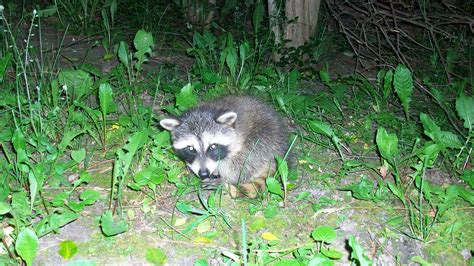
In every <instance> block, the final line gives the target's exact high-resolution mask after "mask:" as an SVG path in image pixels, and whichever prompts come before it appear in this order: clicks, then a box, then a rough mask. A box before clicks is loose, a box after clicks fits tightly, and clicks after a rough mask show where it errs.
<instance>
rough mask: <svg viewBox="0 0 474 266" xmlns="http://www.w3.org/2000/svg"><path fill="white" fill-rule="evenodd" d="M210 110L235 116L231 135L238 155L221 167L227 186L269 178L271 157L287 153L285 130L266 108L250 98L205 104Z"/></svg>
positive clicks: (281, 120) (224, 99)
mask: <svg viewBox="0 0 474 266" xmlns="http://www.w3.org/2000/svg"><path fill="white" fill-rule="evenodd" d="M209 105H210V107H211V108H215V109H220V110H223V111H233V112H236V113H237V119H236V122H235V125H234V126H235V131H236V133H237V138H239V140H236V141H239V142H241V143H242V146H241V149H240V152H239V153H238V154H236V155H235V156H234V157H232V158H229V161H228V162H227V163H225V167H227V168H228V169H227V170H224V172H226V173H227V174H228V175H229V176H227V178H226V179H228V180H227V181H230V182H231V183H239V182H247V181H250V180H254V179H256V178H260V177H262V175H267V174H269V171H273V170H274V168H275V156H276V155H278V156H283V155H284V153H285V152H286V150H287V149H288V126H287V123H286V121H285V120H283V119H282V118H281V116H280V115H279V114H278V113H277V112H276V111H275V110H274V109H273V108H272V107H270V106H269V105H267V104H265V103H263V102H261V101H259V100H257V99H255V98H253V97H250V96H229V97H224V98H221V99H219V100H217V101H214V102H210V103H209Z"/></svg>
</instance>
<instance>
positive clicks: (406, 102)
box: [393, 65, 413, 118]
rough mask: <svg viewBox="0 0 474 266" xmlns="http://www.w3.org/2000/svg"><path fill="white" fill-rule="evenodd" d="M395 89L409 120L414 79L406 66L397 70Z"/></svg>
mask: <svg viewBox="0 0 474 266" xmlns="http://www.w3.org/2000/svg"><path fill="white" fill-rule="evenodd" d="M393 87H394V88H395V92H396V93H397V95H398V98H399V99H400V101H401V102H402V106H403V110H404V111H405V115H406V117H407V118H408V115H409V114H408V110H409V108H410V101H411V95H412V93H413V79H412V76H411V72H410V70H409V69H408V68H407V67H405V66H404V65H399V66H398V67H397V69H395V74H394V77H393Z"/></svg>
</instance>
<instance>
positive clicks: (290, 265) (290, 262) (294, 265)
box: [273, 259, 304, 266]
mask: <svg viewBox="0 0 474 266" xmlns="http://www.w3.org/2000/svg"><path fill="white" fill-rule="evenodd" d="M273 265H274V266H303V265H304V264H303V263H302V262H300V261H299V260H297V259H282V260H280V261H278V262H277V263H275V264H273Z"/></svg>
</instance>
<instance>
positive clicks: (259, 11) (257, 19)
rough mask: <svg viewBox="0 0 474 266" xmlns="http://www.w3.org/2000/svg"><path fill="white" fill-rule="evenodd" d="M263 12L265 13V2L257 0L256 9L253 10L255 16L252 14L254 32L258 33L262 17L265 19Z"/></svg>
mask: <svg viewBox="0 0 474 266" xmlns="http://www.w3.org/2000/svg"><path fill="white" fill-rule="evenodd" d="M263 13H264V8H263V3H262V1H261V0H257V1H256V3H255V9H254V10H253V16H252V21H253V32H254V34H258V30H259V28H260V23H262V19H263Z"/></svg>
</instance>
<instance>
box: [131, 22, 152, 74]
mask: <svg viewBox="0 0 474 266" xmlns="http://www.w3.org/2000/svg"><path fill="white" fill-rule="evenodd" d="M133 44H134V46H135V49H136V50H137V51H136V52H135V53H134V55H135V57H136V58H137V59H138V62H137V63H136V65H135V67H136V68H137V70H139V69H140V67H141V65H142V64H143V62H145V61H146V54H151V48H152V47H153V44H154V40H153V35H151V33H149V32H145V31H143V30H139V31H138V32H137V34H136V35H135V38H134V39H133Z"/></svg>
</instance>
